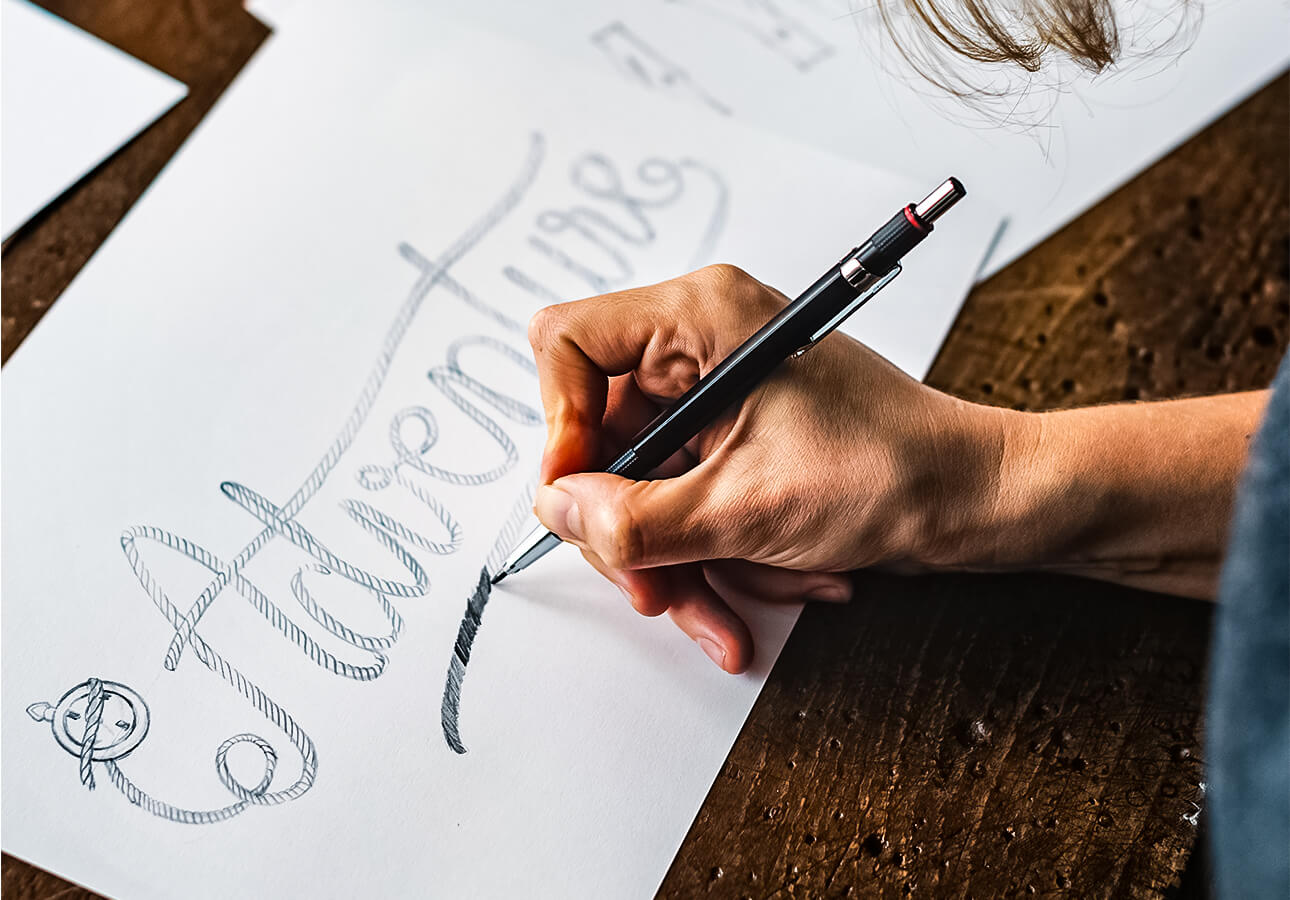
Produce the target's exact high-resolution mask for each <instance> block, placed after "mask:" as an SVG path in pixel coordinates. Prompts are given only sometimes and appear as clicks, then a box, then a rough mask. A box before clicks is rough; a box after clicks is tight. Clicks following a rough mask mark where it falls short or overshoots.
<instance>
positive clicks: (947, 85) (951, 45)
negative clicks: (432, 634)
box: [874, 0, 1200, 121]
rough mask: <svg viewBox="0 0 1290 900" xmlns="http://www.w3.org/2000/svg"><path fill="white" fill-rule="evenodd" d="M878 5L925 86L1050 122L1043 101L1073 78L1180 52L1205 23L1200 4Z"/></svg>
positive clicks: (942, 0)
mask: <svg viewBox="0 0 1290 900" xmlns="http://www.w3.org/2000/svg"><path fill="white" fill-rule="evenodd" d="M874 8H875V9H876V11H877V13H878V15H879V16H880V17H881V21H882V23H883V25H884V26H885V27H886V30H887V32H888V33H889V34H890V36H891V37H892V39H893V40H894V42H895V45H896V48H897V50H898V51H899V53H900V55H901V56H902V57H903V58H904V61H905V62H906V63H907V64H908V65H909V66H910V67H912V68H913V69H914V70H915V71H916V72H917V73H918V74H919V75H920V76H922V77H923V78H924V79H925V80H926V81H928V82H930V83H931V84H932V85H933V86H935V87H936V88H938V89H939V90H940V91H941V92H943V93H945V94H949V95H950V96H952V97H955V98H957V99H958V100H960V101H965V102H966V103H967V104H968V105H969V106H973V107H976V108H978V109H980V110H982V111H986V112H992V113H993V112H995V111H997V110H999V109H1004V110H1007V113H1006V115H1005V118H1006V119H1010V120H1014V121H1017V120H1022V121H1024V120H1025V119H1027V118H1029V117H1030V116H1031V115H1034V114H1038V115H1039V117H1040V118H1042V111H1041V110H1039V109H1036V108H1035V104H1036V103H1039V104H1043V103H1045V102H1047V103H1048V105H1051V102H1052V100H1053V99H1055V98H1054V97H1053V96H1052V94H1053V92H1054V90H1056V91H1060V90H1061V89H1062V88H1063V87H1064V86H1065V84H1066V83H1067V82H1068V81H1069V80H1070V79H1071V76H1072V73H1074V74H1079V73H1081V72H1083V73H1086V74H1090V75H1097V74H1100V73H1102V72H1105V71H1107V70H1108V69H1112V68H1113V67H1116V66H1117V65H1118V64H1121V63H1128V62H1130V61H1138V60H1142V59H1145V58H1146V57H1148V56H1157V57H1159V56H1160V55H1161V51H1162V50H1167V49H1169V48H1171V47H1177V48H1178V50H1177V52H1179V53H1180V52H1182V50H1185V49H1186V46H1187V45H1188V44H1190V41H1191V38H1192V37H1194V35H1195V28H1196V26H1197V25H1198V24H1199V19H1200V16H1199V12H1200V9H1199V4H1198V2H1197V0H1120V2H1117V0H874ZM1175 56H1176V54H1173V55H1170V56H1168V59H1172V58H1174V57H1175ZM968 62H970V63H973V64H974V65H965V63H968ZM1037 88H1038V89H1039V90H1036V89H1037ZM1026 101H1029V103H1026ZM1023 106H1024V109H1023V108H1022V107H1023ZM992 117H997V116H994V115H992Z"/></svg>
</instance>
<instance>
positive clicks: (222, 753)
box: [215, 734, 278, 803]
mask: <svg viewBox="0 0 1290 900" xmlns="http://www.w3.org/2000/svg"><path fill="white" fill-rule="evenodd" d="M238 744H254V745H255V746H256V747H258V748H259V750H260V753H262V754H263V755H264V776H263V777H262V778H261V779H260V783H259V784H257V785H256V786H255V787H253V788H248V787H246V786H245V785H244V784H242V782H240V781H238V780H237V776H235V775H234V774H233V773H232V772H231V771H230V770H229V767H228V759H227V757H228V751H229V750H231V749H232V748H233V747H236V746H237V745H238ZM277 768H278V751H276V750H274V749H273V747H272V745H271V744H269V742H268V741H266V740H265V739H264V738H262V737H260V736H259V735H258V734H235V735H233V736H232V737H231V738H229V739H228V740H226V741H225V742H224V743H222V744H220V745H219V749H218V750H216V751H215V770H216V771H217V772H218V773H219V780H220V782H221V783H222V784H223V785H224V787H226V788H228V789H229V791H230V792H232V793H233V795H234V796H236V797H239V798H240V799H242V800H245V801H246V802H248V803H255V802H256V801H258V800H259V799H260V798H261V797H263V796H264V795H265V793H266V792H267V791H268V790H269V785H270V784H272V783H273V773H274V772H275V771H276V770H277Z"/></svg>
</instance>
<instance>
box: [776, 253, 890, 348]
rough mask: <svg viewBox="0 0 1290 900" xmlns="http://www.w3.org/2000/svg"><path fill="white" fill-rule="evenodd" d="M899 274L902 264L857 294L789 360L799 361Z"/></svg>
mask: <svg viewBox="0 0 1290 900" xmlns="http://www.w3.org/2000/svg"><path fill="white" fill-rule="evenodd" d="M899 274H900V264H899V263H897V264H896V265H895V266H893V267H892V269H891V271H890V272H888V273H887V274H886V275H884V276H882V277H881V278H879V279H878V280H877V281H875V282H874V283H873V284H871V285H869V287H867V288H865V289H864V290H863V291H861V292H860V293H859V294H857V295H856V298H855V299H854V300H852V301H851V302H850V303H848V304H847V305H846V306H844V307H842V309H841V310H839V311H838V314H837V315H835V316H834V317H833V318H832V319H829V321H828V322H826V323H825V324H824V325H822V326H821V327H820V330H819V331H817V332H815V334H813V335H811V339H810V340H809V341H807V342H806V343H805V344H803V345H802V346H801V347H798V348H797V350H796V351H795V352H794V353H793V355H792V356H791V357H789V358H790V359H797V358H798V357H799V356H801V355H802V354H803V353H805V352H806V351H807V350H810V349H811V348H812V347H814V346H815V345H816V344H818V343H819V342H820V341H822V340H824V339H825V338H826V337H828V336H829V334H831V333H832V332H833V330H834V329H836V328H837V327H838V326H839V325H841V324H842V323H843V322H845V321H846V320H847V319H848V318H849V317H850V316H851V314H852V313H854V312H855V311H856V310H857V309H859V308H860V307H862V306H864V305H865V304H866V303H868V302H869V301H870V300H871V299H873V297H874V295H875V294H877V293H878V292H879V291H881V290H882V289H883V288H885V287H886V286H887V285H889V284H891V280H892V279H893V278H895V277H896V276H897V275H899Z"/></svg>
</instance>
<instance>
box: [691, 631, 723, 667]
mask: <svg viewBox="0 0 1290 900" xmlns="http://www.w3.org/2000/svg"><path fill="white" fill-rule="evenodd" d="M694 640H695V643H697V644H698V645H699V646H700V647H702V648H703V652H704V653H706V654H708V659H710V660H712V661H713V662H714V663H716V664H717V667H718V668H720V669H725V667H726V651H724V650H722V649H721V645H720V644H718V643H717V642H716V641H714V640H712V639H711V638H705V637H701V638H695V639H694Z"/></svg>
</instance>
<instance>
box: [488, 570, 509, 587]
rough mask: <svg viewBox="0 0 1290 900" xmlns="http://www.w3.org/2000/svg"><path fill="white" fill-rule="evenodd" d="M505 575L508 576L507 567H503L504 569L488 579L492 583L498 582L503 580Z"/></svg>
mask: <svg viewBox="0 0 1290 900" xmlns="http://www.w3.org/2000/svg"><path fill="white" fill-rule="evenodd" d="M505 577H506V570H505V569H502V571H500V572H498V573H497V574H496V575H494V576H493V577H492V578H490V579H489V580H488V583H489V584H490V585H493V584H497V582H499V581H501V580H502V579H503V578H505Z"/></svg>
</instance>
